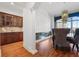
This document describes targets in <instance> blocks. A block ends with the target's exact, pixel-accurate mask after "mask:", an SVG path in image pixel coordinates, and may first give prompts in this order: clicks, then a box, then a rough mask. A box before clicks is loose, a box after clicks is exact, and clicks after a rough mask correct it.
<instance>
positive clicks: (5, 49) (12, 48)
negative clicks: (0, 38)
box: [1, 38, 78, 57]
mask: <svg viewBox="0 0 79 59" xmlns="http://www.w3.org/2000/svg"><path fill="white" fill-rule="evenodd" d="M22 44H23V43H22V41H21V42H16V43H12V44H7V45H4V46H2V47H1V48H2V56H6V57H32V56H33V57H76V56H78V55H77V54H75V53H74V52H67V51H64V52H63V51H60V50H55V49H54V48H53V44H52V39H51V38H49V39H47V40H44V41H42V42H39V43H36V44H37V49H38V53H36V54H35V55H32V54H31V53H29V52H28V51H27V50H26V49H24V48H23V45H22Z"/></svg>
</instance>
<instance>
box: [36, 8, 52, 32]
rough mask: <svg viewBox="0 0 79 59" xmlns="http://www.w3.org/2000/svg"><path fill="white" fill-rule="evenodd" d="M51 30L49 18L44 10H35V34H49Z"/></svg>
mask: <svg viewBox="0 0 79 59" xmlns="http://www.w3.org/2000/svg"><path fill="white" fill-rule="evenodd" d="M50 30H51V26H50V18H49V15H48V13H47V11H45V10H44V9H41V8H40V9H37V10H36V32H49V31H50Z"/></svg>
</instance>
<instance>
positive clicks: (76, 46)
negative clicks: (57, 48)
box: [76, 44, 78, 52]
mask: <svg viewBox="0 0 79 59" xmlns="http://www.w3.org/2000/svg"><path fill="white" fill-rule="evenodd" d="M76 48H77V52H78V44H76Z"/></svg>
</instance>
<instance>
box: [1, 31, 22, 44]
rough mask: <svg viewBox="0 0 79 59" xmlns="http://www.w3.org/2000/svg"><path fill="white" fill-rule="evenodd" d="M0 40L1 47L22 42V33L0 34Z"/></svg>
mask: <svg viewBox="0 0 79 59" xmlns="http://www.w3.org/2000/svg"><path fill="white" fill-rule="evenodd" d="M0 38H1V39H0V41H1V45H5V44H10V43H14V42H18V41H22V40H23V32H10V33H1V34H0Z"/></svg>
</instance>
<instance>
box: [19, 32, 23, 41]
mask: <svg viewBox="0 0 79 59" xmlns="http://www.w3.org/2000/svg"><path fill="white" fill-rule="evenodd" d="M19 41H23V33H22V32H19Z"/></svg>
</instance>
